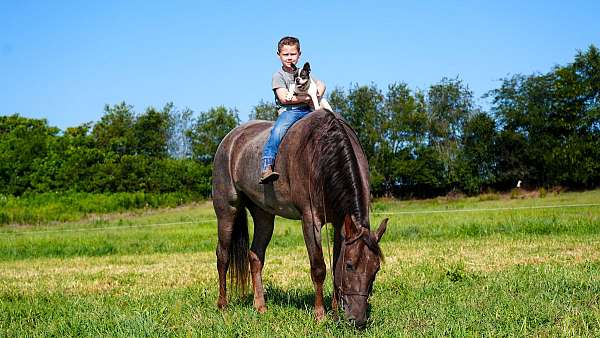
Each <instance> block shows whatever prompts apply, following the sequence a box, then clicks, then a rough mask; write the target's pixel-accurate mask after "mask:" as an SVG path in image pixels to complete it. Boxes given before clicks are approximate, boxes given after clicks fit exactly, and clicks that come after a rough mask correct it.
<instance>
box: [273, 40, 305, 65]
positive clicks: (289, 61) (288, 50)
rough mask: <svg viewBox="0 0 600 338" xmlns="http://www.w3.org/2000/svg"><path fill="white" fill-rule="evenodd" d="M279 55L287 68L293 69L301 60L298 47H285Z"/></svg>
mask: <svg viewBox="0 0 600 338" xmlns="http://www.w3.org/2000/svg"><path fill="white" fill-rule="evenodd" d="M277 55H278V56H279V59H280V60H281V64H282V65H283V66H284V67H285V68H291V67H292V65H295V64H296V63H297V62H298V59H300V51H299V50H298V46H296V45H283V46H282V47H281V50H280V51H279V52H277Z"/></svg>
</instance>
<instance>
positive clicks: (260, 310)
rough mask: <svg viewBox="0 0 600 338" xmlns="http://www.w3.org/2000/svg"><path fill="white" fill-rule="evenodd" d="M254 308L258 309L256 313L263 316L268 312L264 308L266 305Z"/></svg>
mask: <svg viewBox="0 0 600 338" xmlns="http://www.w3.org/2000/svg"><path fill="white" fill-rule="evenodd" d="M254 308H255V309H256V312H258V313H260V314H263V313H265V312H267V307H266V306H264V305H261V306H255V307H254Z"/></svg>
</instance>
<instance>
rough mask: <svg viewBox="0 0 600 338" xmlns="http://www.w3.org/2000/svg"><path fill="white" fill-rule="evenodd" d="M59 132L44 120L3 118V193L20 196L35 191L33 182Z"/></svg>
mask: <svg viewBox="0 0 600 338" xmlns="http://www.w3.org/2000/svg"><path fill="white" fill-rule="evenodd" d="M59 131H60V130H59V129H58V128H56V127H50V126H48V122H47V121H46V120H45V119H30V118H26V117H21V116H19V115H18V114H14V115H10V116H0V192H1V193H5V194H13V195H21V194H23V193H24V192H26V191H32V190H33V189H34V186H33V185H32V179H34V177H35V176H36V175H37V172H38V168H39V166H40V163H41V162H42V161H43V159H44V158H45V157H46V155H47V153H48V144H49V143H51V142H53V141H54V139H55V138H56V137H57V135H58V133H59Z"/></svg>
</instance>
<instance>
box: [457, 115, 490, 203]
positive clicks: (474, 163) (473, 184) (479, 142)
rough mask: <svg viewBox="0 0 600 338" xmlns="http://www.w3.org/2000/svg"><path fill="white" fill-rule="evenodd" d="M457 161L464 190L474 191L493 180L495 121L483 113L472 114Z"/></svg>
mask: <svg viewBox="0 0 600 338" xmlns="http://www.w3.org/2000/svg"><path fill="white" fill-rule="evenodd" d="M462 135H463V137H462V149H461V152H460V156H459V160H458V171H459V177H460V186H461V190H463V191H465V192H467V193H470V194H475V193H479V192H481V191H482V190H483V188H484V187H486V186H491V185H492V184H493V183H494V176H495V165H496V163H495V156H494V146H495V144H496V122H495V121H494V119H493V118H492V117H491V116H489V115H488V114H486V113H484V112H478V113H476V114H475V115H473V116H472V117H470V118H469V119H468V120H467V121H466V122H465V125H464V129H463V131H462Z"/></svg>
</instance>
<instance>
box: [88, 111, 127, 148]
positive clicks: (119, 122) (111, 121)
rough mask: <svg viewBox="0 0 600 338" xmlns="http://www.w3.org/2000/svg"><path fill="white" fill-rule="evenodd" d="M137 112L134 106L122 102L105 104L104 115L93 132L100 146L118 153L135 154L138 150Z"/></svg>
mask: <svg viewBox="0 0 600 338" xmlns="http://www.w3.org/2000/svg"><path fill="white" fill-rule="evenodd" d="M134 125H135V114H134V112H133V106H131V105H128V104H126V103H125V102H121V103H119V104H116V105H114V106H112V107H111V106H109V105H108V104H107V105H105V106H104V115H103V116H102V118H101V119H100V121H99V122H98V123H96V125H94V129H93V131H92V134H93V135H94V139H95V141H96V144H97V146H98V147H100V148H101V149H103V150H105V151H113V152H115V153H117V154H120V155H124V154H134V153H135V151H136V146H137V142H136V137H135V129H134Z"/></svg>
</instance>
